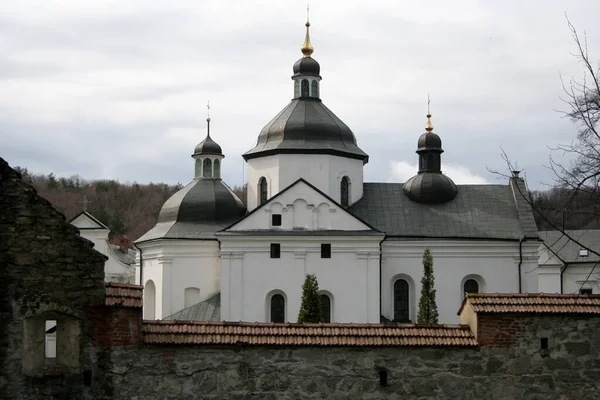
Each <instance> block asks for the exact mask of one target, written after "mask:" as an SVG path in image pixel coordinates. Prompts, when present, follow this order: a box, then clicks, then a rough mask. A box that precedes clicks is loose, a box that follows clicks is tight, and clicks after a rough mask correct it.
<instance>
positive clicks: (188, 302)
mask: <svg viewBox="0 0 600 400" xmlns="http://www.w3.org/2000/svg"><path fill="white" fill-rule="evenodd" d="M183 298H184V300H183V307H184V308H188V307H190V306H193V305H194V304H197V303H199V302H200V289H198V288H195V287H189V288H185V290H184V291H183Z"/></svg>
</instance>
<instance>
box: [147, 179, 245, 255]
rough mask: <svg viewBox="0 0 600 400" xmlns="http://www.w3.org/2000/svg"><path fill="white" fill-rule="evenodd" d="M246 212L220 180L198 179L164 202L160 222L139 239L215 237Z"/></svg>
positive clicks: (240, 202)
mask: <svg viewBox="0 0 600 400" xmlns="http://www.w3.org/2000/svg"><path fill="white" fill-rule="evenodd" d="M245 214H246V206H244V203H242V201H241V200H240V199H239V198H238V197H237V196H236V195H235V193H233V191H232V190H231V189H230V188H229V187H228V186H227V185H226V184H225V183H223V181H221V180H220V179H198V180H194V181H193V182H192V183H190V184H189V185H187V186H186V187H184V188H183V189H181V190H179V191H178V192H177V193H175V194H174V195H173V196H171V197H170V198H169V199H168V200H167V201H166V202H165V204H164V205H163V207H162V209H161V210H160V214H159V215H158V222H157V223H156V225H155V226H154V228H152V229H151V230H149V231H148V232H146V233H145V234H144V235H143V236H142V237H141V238H139V239H138V240H137V241H136V242H137V243H140V242H145V241H148V240H154V239H214V238H215V236H214V233H215V232H217V231H219V230H221V229H223V228H225V227H226V226H229V225H231V224H232V223H233V222H234V221H236V220H238V219H240V218H241V217H242V216H244V215H245Z"/></svg>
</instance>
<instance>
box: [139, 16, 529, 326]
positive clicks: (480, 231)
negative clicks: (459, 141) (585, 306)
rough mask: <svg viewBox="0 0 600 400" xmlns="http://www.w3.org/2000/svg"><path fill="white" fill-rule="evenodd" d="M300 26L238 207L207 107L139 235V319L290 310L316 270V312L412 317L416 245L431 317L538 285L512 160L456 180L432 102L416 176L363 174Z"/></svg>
mask: <svg viewBox="0 0 600 400" xmlns="http://www.w3.org/2000/svg"><path fill="white" fill-rule="evenodd" d="M309 27H310V24H309V23H308V22H307V23H306V38H305V41H304V44H303V45H302V47H301V51H302V57H301V58H300V59H299V60H298V61H296V62H295V63H294V65H293V75H292V82H293V99H292V100H291V102H290V103H289V104H288V105H287V106H285V108H283V110H282V111H281V112H280V113H279V114H277V115H276V116H275V117H274V118H273V119H272V120H271V121H270V122H268V123H267V124H266V125H265V126H264V128H263V129H262V131H261V132H260V134H259V135H258V139H257V141H256V145H255V146H254V147H253V148H252V149H249V150H248V151H247V152H246V153H244V154H243V158H244V160H245V161H246V163H247V170H248V173H247V188H248V190H247V199H246V205H244V203H243V202H242V201H241V199H239V198H238V197H237V196H236V195H235V194H234V193H233V191H232V190H231V189H230V188H229V186H227V185H226V184H225V182H223V181H222V179H221V167H222V163H223V162H224V159H225V155H224V152H223V149H222V148H221V147H220V146H219V145H218V144H217V143H216V142H215V140H214V139H213V138H212V137H211V132H210V117H209V118H208V119H207V134H206V137H205V138H204V140H202V141H201V142H200V143H199V144H198V145H197V146H196V147H195V149H194V152H193V154H192V159H193V180H192V181H191V182H190V183H189V184H188V185H187V186H185V187H184V188H183V189H181V190H180V191H179V192H177V193H175V194H174V195H173V196H172V197H171V198H169V199H168V200H167V201H166V202H165V204H164V206H163V207H162V209H161V211H160V214H159V217H158V221H157V223H156V225H155V226H154V227H153V228H152V229H151V230H150V231H148V232H146V233H145V234H144V235H143V236H142V237H140V238H139V239H138V240H137V241H136V246H137V248H138V249H139V251H138V253H137V258H136V282H139V283H140V284H142V285H143V286H144V318H145V319H150V320H155V319H166V320H221V321H249V322H254V321H258V322H295V321H296V320H297V315H298V311H299V308H300V303H301V295H302V289H301V288H302V284H303V282H304V279H305V277H306V275H307V274H315V275H316V277H317V279H318V282H319V288H320V290H321V292H320V296H321V300H322V308H323V313H324V319H325V322H355V323H379V322H382V321H383V322H386V321H394V322H416V319H417V313H418V302H419V295H420V291H421V278H422V276H423V266H422V256H423V252H424V250H425V249H430V250H431V253H432V255H433V260H434V274H435V288H436V290H437V305H438V309H439V316H440V318H439V322H440V323H457V322H458V316H457V315H456V310H457V309H458V307H459V306H460V304H461V302H462V300H463V298H464V295H465V293H466V292H503V293H521V292H538V291H540V288H539V285H538V275H537V267H538V248H539V245H540V239H539V235H538V231H537V228H536V224H535V221H534V217H533V213H532V210H531V208H530V207H529V206H528V204H527V202H526V201H525V200H524V198H523V195H525V194H526V193H527V187H526V184H525V181H524V179H523V178H522V177H520V176H519V173H518V171H514V172H513V176H512V177H511V179H510V180H509V182H508V183H507V184H495V185H456V184H455V183H454V182H453V181H452V177H451V176H447V175H445V174H443V173H442V171H443V165H442V153H443V151H444V150H443V147H442V140H441V137H440V136H439V135H438V134H437V133H435V132H434V127H433V123H432V119H431V118H432V117H431V114H429V113H428V114H427V116H426V119H425V118H424V120H423V123H424V125H425V132H424V133H422V134H421V135H420V136H418V137H417V136H415V140H416V153H417V156H416V157H418V160H419V163H418V171H415V175H414V176H413V177H412V178H411V179H409V180H408V181H407V182H405V183H379V182H364V180H363V168H364V166H365V164H367V163H368V162H369V156H368V154H366V153H365V152H364V151H363V150H362V149H361V148H360V147H359V141H357V137H356V135H355V134H354V133H353V132H352V130H351V129H350V128H349V127H348V126H347V125H346V124H345V123H344V122H343V121H342V120H341V119H340V118H339V117H338V116H336V115H335V114H334V113H333V112H332V111H331V110H330V109H329V108H327V107H326V106H325V104H324V103H323V101H322V99H321V93H320V90H319V86H320V82H321V68H320V65H319V63H318V62H317V60H315V59H314V58H313V57H312V54H313V46H312V44H311V40H310V34H309ZM416 128H417V127H415V129H416ZM190 170H192V166H191V165H190Z"/></svg>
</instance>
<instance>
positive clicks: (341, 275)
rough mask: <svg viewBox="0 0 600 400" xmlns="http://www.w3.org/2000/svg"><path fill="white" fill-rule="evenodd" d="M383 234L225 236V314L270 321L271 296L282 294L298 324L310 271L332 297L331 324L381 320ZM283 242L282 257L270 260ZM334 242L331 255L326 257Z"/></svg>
mask: <svg viewBox="0 0 600 400" xmlns="http://www.w3.org/2000/svg"><path fill="white" fill-rule="evenodd" d="M381 239H382V236H381V237H379V236H366V237H365V236H352V237H348V236H337V237H336V236H269V237H256V236H254V237H248V236H242V237H222V238H221V254H222V259H221V265H222V280H221V317H222V319H223V320H226V321H262V322H266V321H268V320H269V297H270V295H271V294H273V293H283V294H284V297H285V298H286V321H288V322H295V321H296V320H297V317H298V311H299V309H300V303H301V298H302V284H303V283H304V279H305V277H306V274H315V275H316V276H317V280H318V282H319V288H320V289H321V290H323V291H326V292H328V294H331V295H332V297H333V298H332V322H363V323H364V322H372V323H376V322H379V319H380V315H379V288H378V285H379V242H380V241H381ZM271 243H280V245H281V258H278V259H272V258H270V244H271ZM321 243H331V258H330V259H322V258H321Z"/></svg>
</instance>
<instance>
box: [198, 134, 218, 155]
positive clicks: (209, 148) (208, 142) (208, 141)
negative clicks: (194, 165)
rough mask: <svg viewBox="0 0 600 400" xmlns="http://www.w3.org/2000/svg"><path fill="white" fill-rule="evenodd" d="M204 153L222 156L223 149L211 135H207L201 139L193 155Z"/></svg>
mask: <svg viewBox="0 0 600 400" xmlns="http://www.w3.org/2000/svg"><path fill="white" fill-rule="evenodd" d="M202 154H206V155H209V154H210V155H217V156H222V155H223V150H221V146H219V145H218V144H217V142H215V141H214V140H213V139H212V138H211V137H210V135H206V137H205V138H204V140H203V141H201V142H200V143H198V145H197V146H196V148H195V149H194V154H193V155H202Z"/></svg>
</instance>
